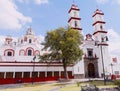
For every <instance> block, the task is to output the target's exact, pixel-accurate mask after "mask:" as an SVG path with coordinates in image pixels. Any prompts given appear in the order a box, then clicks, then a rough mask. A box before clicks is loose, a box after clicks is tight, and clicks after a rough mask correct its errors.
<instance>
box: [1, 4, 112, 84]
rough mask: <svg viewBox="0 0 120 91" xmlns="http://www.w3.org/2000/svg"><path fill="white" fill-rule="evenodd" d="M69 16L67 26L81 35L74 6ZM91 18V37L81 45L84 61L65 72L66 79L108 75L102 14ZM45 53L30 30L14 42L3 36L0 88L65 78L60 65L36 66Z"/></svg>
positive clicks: (76, 8)
mask: <svg viewBox="0 0 120 91" xmlns="http://www.w3.org/2000/svg"><path fill="white" fill-rule="evenodd" d="M68 13H69V19H68V25H69V26H71V28H74V29H76V31H79V32H80V33H82V27H81V25H80V22H81V18H80V15H79V13H80V9H79V8H78V6H76V5H75V4H73V5H72V6H71V8H70V10H69V12H68ZM92 17H93V25H92V26H93V27H94V31H93V34H87V35H86V36H85V40H84V41H83V44H82V45H81V48H82V49H83V52H84V55H83V59H82V60H81V61H80V62H78V63H77V64H75V65H70V66H69V67H68V68H67V71H68V76H69V78H79V79H81V78H99V77H103V73H105V74H106V73H107V72H106V68H107V67H108V65H109V64H110V55H109V52H108V46H109V45H108V43H107V31H106V30H105V21H104V13H103V12H102V11H101V10H99V9H97V10H96V11H95V12H94V14H93V16H92ZM45 53H46V51H42V45H41V42H40V39H39V38H38V37H37V36H36V35H35V33H34V31H33V30H32V28H31V27H30V28H28V29H27V32H26V34H25V35H24V36H22V37H20V38H18V40H17V41H16V42H15V41H14V40H13V38H12V37H10V36H6V38H5V40H4V44H2V46H1V48H0V84H10V83H18V82H40V81H52V80H58V79H59V78H64V70H63V66H62V63H60V62H54V63H49V62H39V59H38V56H37V55H41V54H45ZM35 57H36V58H35ZM103 68H104V69H103Z"/></svg>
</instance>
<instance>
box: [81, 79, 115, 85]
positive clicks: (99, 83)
mask: <svg viewBox="0 0 120 91" xmlns="http://www.w3.org/2000/svg"><path fill="white" fill-rule="evenodd" d="M82 83H84V84H88V83H89V84H91V85H96V86H104V81H94V80H91V81H88V82H82ZM106 85H114V83H113V82H112V81H109V82H108V81H107V82H106Z"/></svg>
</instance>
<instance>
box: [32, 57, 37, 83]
mask: <svg viewBox="0 0 120 91" xmlns="http://www.w3.org/2000/svg"><path fill="white" fill-rule="evenodd" d="M35 59H36V56H34V57H33V70H32V84H33V83H34V71H35Z"/></svg>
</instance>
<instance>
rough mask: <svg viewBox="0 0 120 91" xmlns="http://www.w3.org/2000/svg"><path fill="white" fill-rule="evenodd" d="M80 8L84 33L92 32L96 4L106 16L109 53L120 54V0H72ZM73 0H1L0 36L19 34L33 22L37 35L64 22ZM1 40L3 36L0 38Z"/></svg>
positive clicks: (42, 34)
mask: <svg viewBox="0 0 120 91" xmlns="http://www.w3.org/2000/svg"><path fill="white" fill-rule="evenodd" d="M74 2H75V4H76V5H78V7H79V8H80V17H81V18H82V20H81V27H82V29H83V30H82V31H83V32H84V34H87V33H91V34H92V33H93V32H94V30H93V27H92V23H93V20H92V15H93V13H94V11H95V10H96V9H97V8H99V9H101V10H102V11H103V12H104V14H105V16H104V19H105V22H106V25H105V26H106V30H107V31H108V36H109V38H110V39H109V40H110V41H109V44H110V53H111V54H112V55H115V56H120V52H119V51H118V50H120V48H119V46H120V31H119V27H120V23H119V22H120V18H119V16H120V0H74ZM72 3H73V0H0V36H1V39H2V38H3V37H4V36H6V35H11V36H13V37H20V36H22V35H24V34H25V33H26V30H27V28H28V27H29V26H32V28H33V30H34V31H35V33H36V35H38V36H39V35H40V36H45V35H46V32H47V31H50V30H53V29H56V28H58V27H65V26H67V20H68V10H69V9H70V7H71V5H72ZM2 40H3V39H2ZM2 40H1V41H2Z"/></svg>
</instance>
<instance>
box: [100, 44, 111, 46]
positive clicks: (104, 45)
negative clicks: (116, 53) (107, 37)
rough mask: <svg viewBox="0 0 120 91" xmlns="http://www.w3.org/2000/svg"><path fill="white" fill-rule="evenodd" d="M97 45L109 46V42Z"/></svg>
mask: <svg viewBox="0 0 120 91" xmlns="http://www.w3.org/2000/svg"><path fill="white" fill-rule="evenodd" d="M98 45H102V46H109V44H98Z"/></svg>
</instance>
